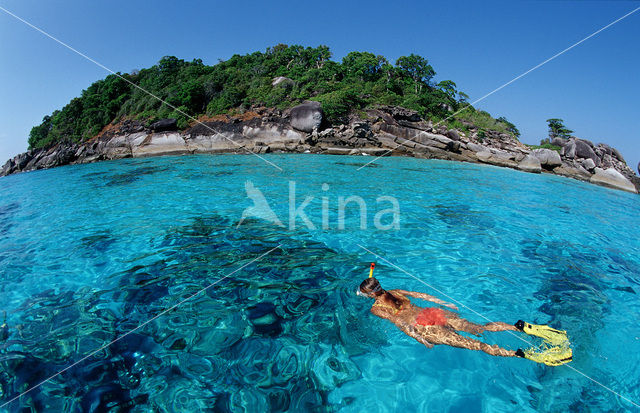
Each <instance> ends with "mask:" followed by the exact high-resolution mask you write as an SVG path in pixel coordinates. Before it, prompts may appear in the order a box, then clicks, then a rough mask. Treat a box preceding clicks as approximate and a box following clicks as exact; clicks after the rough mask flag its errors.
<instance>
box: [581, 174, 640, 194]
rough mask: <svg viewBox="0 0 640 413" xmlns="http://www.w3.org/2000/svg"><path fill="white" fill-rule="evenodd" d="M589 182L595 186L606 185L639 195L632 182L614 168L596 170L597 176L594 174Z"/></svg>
mask: <svg viewBox="0 0 640 413" xmlns="http://www.w3.org/2000/svg"><path fill="white" fill-rule="evenodd" d="M589 181H590V182H592V183H594V184H599V185H604V186H608V187H610V188H614V189H622V190H623V191H629V192H634V193H638V190H637V189H636V187H635V186H634V185H633V184H632V183H631V181H629V180H628V179H627V178H625V177H624V176H623V175H622V174H621V173H620V172H618V171H616V170H615V169H613V168H609V169H602V168H595V174H593V176H592V177H591V178H590V179H589Z"/></svg>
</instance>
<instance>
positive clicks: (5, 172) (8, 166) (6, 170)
mask: <svg viewBox="0 0 640 413" xmlns="http://www.w3.org/2000/svg"><path fill="white" fill-rule="evenodd" d="M12 169H13V161H12V160H11V159H9V160H8V161H7V162H5V164H4V166H3V167H2V170H0V176H5V175H9V174H10V173H11V170H12Z"/></svg>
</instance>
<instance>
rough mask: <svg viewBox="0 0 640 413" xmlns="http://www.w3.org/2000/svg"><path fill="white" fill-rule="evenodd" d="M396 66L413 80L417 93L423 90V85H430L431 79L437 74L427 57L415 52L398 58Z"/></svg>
mask: <svg viewBox="0 0 640 413" xmlns="http://www.w3.org/2000/svg"><path fill="white" fill-rule="evenodd" d="M396 66H397V67H398V68H399V69H400V71H401V72H402V73H404V74H406V75H408V76H409V77H410V78H411V79H412V80H413V82H414V85H415V90H414V91H415V93H416V94H418V93H420V92H421V91H422V87H423V86H428V85H429V84H430V82H431V79H432V78H433V77H434V76H435V75H436V72H435V71H434V70H433V68H432V67H431V65H430V64H429V61H428V60H427V59H425V58H424V57H422V56H418V55H415V54H413V53H412V54H410V55H409V56H402V57H400V58H398V60H397V61H396Z"/></svg>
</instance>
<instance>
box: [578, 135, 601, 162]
mask: <svg viewBox="0 0 640 413" xmlns="http://www.w3.org/2000/svg"><path fill="white" fill-rule="evenodd" d="M589 143H590V142H588V141H585V140H583V139H576V140H575V142H574V145H575V148H576V149H575V154H576V157H578V158H584V159H592V160H593V162H595V164H596V165H600V158H598V155H596V153H595V152H594V151H593V148H592V145H593V144H591V145H589Z"/></svg>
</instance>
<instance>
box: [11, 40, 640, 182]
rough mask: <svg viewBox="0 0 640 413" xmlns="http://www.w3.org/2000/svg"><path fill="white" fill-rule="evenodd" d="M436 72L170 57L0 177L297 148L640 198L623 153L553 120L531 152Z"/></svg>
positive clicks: (100, 98)
mask: <svg viewBox="0 0 640 413" xmlns="http://www.w3.org/2000/svg"><path fill="white" fill-rule="evenodd" d="M435 75H436V73H435V71H434V69H433V68H432V67H431V65H430V64H429V63H428V61H427V59H425V58H423V57H421V56H417V55H414V54H411V55H409V56H402V57H400V58H399V59H397V60H396V62H395V64H391V63H390V62H388V61H387V59H386V58H384V57H383V56H377V55H374V54H372V53H368V52H351V53H349V54H348V55H347V56H345V57H344V58H343V59H342V61H341V62H335V61H332V60H331V52H330V50H329V48H328V47H326V46H319V47H316V48H312V47H303V46H298V45H293V46H288V45H277V46H274V47H271V48H268V49H267V50H266V51H265V52H255V53H252V54H248V55H244V56H240V55H234V56H233V57H232V58H230V59H229V60H227V61H220V62H219V63H218V64H216V65H213V66H208V65H205V64H203V63H202V61H201V60H199V59H195V60H193V61H191V62H187V61H184V60H181V59H178V58H176V57H172V56H167V57H164V58H162V59H161V60H160V61H159V62H158V64H156V65H154V66H152V67H151V68H148V69H142V70H134V71H132V72H131V73H125V74H122V73H117V74H112V75H109V76H107V77H106V78H105V79H103V80H99V81H97V82H95V83H93V84H92V85H91V86H90V87H89V88H87V89H86V90H84V91H83V92H82V94H81V96H80V97H78V98H74V99H72V100H71V102H70V103H69V104H67V105H66V106H65V107H64V108H62V109H61V110H57V111H54V113H52V114H51V115H47V116H45V117H44V119H43V121H42V123H41V124H40V125H37V126H35V127H34V128H33V129H32V130H31V133H30V136H29V150H28V151H27V152H25V153H22V154H19V155H17V156H15V157H14V158H12V159H10V160H8V161H7V162H6V163H5V164H4V166H3V167H2V169H1V170H0V176H5V175H10V174H14V173H18V172H25V171H32V170H37V169H46V168H52V167H56V166H62V165H69V164H79V163H90V162H97V161H101V160H111V159H120V158H129V157H146V156H157V155H177V154H194V153H255V154H263V153H270V152H297V153H317V154H330V155H368V156H370V157H381V156H392V155H398V156H413V157H419V158H433V159H445V160H452V161H463V162H476V163H485V164H491V165H496V166H501V167H508V168H514V169H518V170H521V171H524V172H530V173H551V174H556V175H561V176H566V177H570V178H574V179H579V180H582V181H587V182H591V183H594V184H598V185H603V186H607V187H611V188H615V189H620V190H625V191H629V192H633V193H638V191H639V190H640V178H639V177H638V176H636V174H635V173H634V171H633V170H632V169H631V168H630V167H629V166H628V165H627V163H626V162H625V160H624V158H623V157H622V155H621V154H620V152H619V151H618V150H616V149H615V148H612V147H610V146H609V145H606V144H604V143H598V144H594V143H593V142H591V141H589V140H587V139H580V138H577V137H575V136H572V135H571V131H570V130H569V129H567V128H566V127H565V126H564V125H563V124H562V120H561V119H556V118H552V119H549V120H548V121H547V122H548V123H549V136H548V137H547V138H545V139H544V140H543V142H541V145H538V146H531V145H526V144H524V143H522V142H520V141H519V140H518V137H519V135H520V133H519V131H518V129H517V127H516V126H515V125H514V124H513V123H511V122H510V121H508V120H507V119H505V118H504V117H498V118H494V117H492V116H491V115H490V114H489V113H487V112H486V111H482V110H479V109H477V108H475V107H473V106H472V105H471V104H469V103H468V102H467V100H468V96H467V95H466V94H465V93H464V92H461V91H458V90H457V89H456V88H457V86H456V84H455V83H454V82H453V81H451V80H443V81H440V82H437V83H436V82H435V81H434V77H435ZM372 159H373V158H369V159H363V165H366V164H367V162H369V161H370V160H372Z"/></svg>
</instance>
